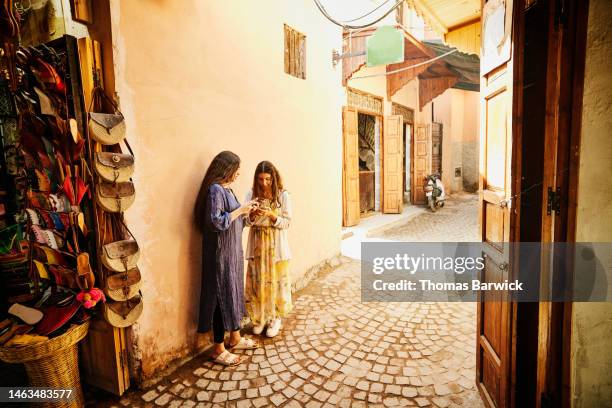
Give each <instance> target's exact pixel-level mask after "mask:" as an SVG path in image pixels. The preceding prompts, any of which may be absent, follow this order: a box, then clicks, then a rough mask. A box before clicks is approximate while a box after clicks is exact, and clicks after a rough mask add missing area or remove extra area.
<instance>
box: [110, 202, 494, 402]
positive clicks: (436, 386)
mask: <svg viewBox="0 0 612 408" xmlns="http://www.w3.org/2000/svg"><path fill="white" fill-rule="evenodd" d="M472 206H474V207H475V206H476V202H475V201H474V199H473V196H468V197H467V198H466V199H461V200H456V202H455V201H454V200H451V201H449V202H448V204H447V207H445V208H444V209H442V210H441V211H439V212H438V213H435V214H422V215H420V216H418V217H417V218H415V219H413V220H412V221H410V223H412V222H414V226H413V227H415V230H414V231H410V228H411V227H410V225H405V226H400V227H397V228H395V229H394V230H392V231H388V232H386V233H385V238H389V236H392V237H394V239H413V238H412V237H413V236H414V237H415V238H414V239H425V238H424V236H425V235H423V234H427V230H426V229H423V228H422V227H421V223H420V222H419V218H421V217H424V218H426V219H427V220H430V219H445V218H453V219H456V221H457V224H462V225H463V227H464V228H463V230H467V228H465V227H466V224H465V223H466V222H468V221H469V222H472V221H470V220H469V217H470V216H474V215H473V214H470V213H469V212H470V211H472V210H471V207H472ZM464 213H468V214H467V215H466V214H464ZM458 214H459V216H458ZM415 221H416V222H415ZM447 221H448V220H447ZM410 223H409V224H410ZM428 223H429V221H428V222H426V223H424V224H428ZM434 224H435V225H438V226H439V227H440V228H442V227H443V226H446V225H447V224H446V223H442V224H436V223H435V222H434ZM455 228H456V227H455V226H453V227H452V229H455ZM430 231H431V230H430ZM459 233H460V231H459V230H457V231H456V234H459ZM454 234H455V233H454ZM444 235H445V236H446V239H447V240H448V239H449V238H450V237H453V236H454V235H452V234H444ZM466 236H470V237H471V235H469V234H468V235H466ZM407 237H409V238H407ZM428 237H432V238H430V239H427V240H430V241H433V240H437V239H439V237H441V236H437V235H436V236H433V235H431V236H428ZM294 304H295V308H294V312H293V313H292V315H291V317H290V318H289V319H287V321H286V322H285V326H284V328H283V331H282V333H281V335H279V336H278V337H277V338H275V339H267V338H264V339H263V342H264V348H261V349H258V350H255V351H247V352H245V355H246V356H247V357H248V358H247V359H246V361H244V362H243V363H241V364H240V365H239V366H237V367H231V368H223V367H221V366H220V365H216V364H213V363H212V362H211V361H209V360H206V358H204V357H199V358H196V359H194V360H193V361H191V362H190V363H188V364H187V365H185V366H183V367H182V368H180V369H179V370H177V371H176V372H175V373H174V374H173V375H172V376H171V377H170V378H168V379H166V380H164V381H162V382H161V383H159V384H157V385H156V386H153V387H152V388H150V389H146V390H142V391H138V392H131V393H128V394H127V395H126V396H124V397H123V398H122V399H121V400H120V401H119V402H117V403H116V404H115V405H116V406H130V407H131V406H143V407H154V406H167V407H173V408H176V407H194V406H199V407H200V406H201V407H209V406H218V407H220V406H232V407H234V406H236V407H252V406H254V407H268V406H286V407H300V406H305V407H323V406H326V407H329V406H341V407H360V406H361V407H365V406H371V407H374V406H385V407H392V406H419V407H424V406H431V407H482V406H483V405H482V402H481V401H480V397H479V395H478V392H477V390H476V387H475V354H474V352H475V324H476V322H475V320H476V305H475V304H473V303H432V302H430V303H425V302H414V303H361V302H360V264H359V263H358V262H357V261H354V260H350V259H348V258H343V259H342V263H341V264H340V265H339V266H338V267H336V268H334V269H333V270H331V271H329V272H327V273H326V274H324V275H322V276H319V277H318V278H317V279H316V280H315V281H313V282H311V283H310V284H309V285H308V286H307V287H306V288H305V289H303V290H302V291H300V292H299V293H297V294H296V295H295V298H294ZM105 406H108V405H105Z"/></svg>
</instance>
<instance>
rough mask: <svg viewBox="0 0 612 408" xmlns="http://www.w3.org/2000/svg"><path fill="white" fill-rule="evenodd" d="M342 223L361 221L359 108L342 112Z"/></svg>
mask: <svg viewBox="0 0 612 408" xmlns="http://www.w3.org/2000/svg"><path fill="white" fill-rule="evenodd" d="M342 149H343V157H342V225H343V226H345V227H350V226H352V225H357V224H358V223H359V130H358V118H357V110H356V109H355V108H351V107H344V109H343V112H342Z"/></svg>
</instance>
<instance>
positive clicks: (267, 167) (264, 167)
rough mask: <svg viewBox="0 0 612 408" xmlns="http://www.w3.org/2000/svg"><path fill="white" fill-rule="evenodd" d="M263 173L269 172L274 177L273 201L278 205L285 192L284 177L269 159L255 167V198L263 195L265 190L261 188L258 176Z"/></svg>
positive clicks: (272, 187) (272, 186)
mask: <svg viewBox="0 0 612 408" xmlns="http://www.w3.org/2000/svg"><path fill="white" fill-rule="evenodd" d="M261 173H266V174H269V175H270V177H272V185H271V186H270V187H271V189H272V201H273V202H275V203H276V204H277V205H280V195H281V193H282V192H283V179H282V178H281V175H280V173H279V172H278V170H277V169H276V167H275V166H274V165H273V164H272V163H270V162H269V161H267V160H264V161H262V162H260V163H259V164H258V165H257V167H256V168H255V175H254V176H253V198H260V197H263V191H261V189H260V188H259V183H258V182H257V177H258V176H259V175H260V174H261Z"/></svg>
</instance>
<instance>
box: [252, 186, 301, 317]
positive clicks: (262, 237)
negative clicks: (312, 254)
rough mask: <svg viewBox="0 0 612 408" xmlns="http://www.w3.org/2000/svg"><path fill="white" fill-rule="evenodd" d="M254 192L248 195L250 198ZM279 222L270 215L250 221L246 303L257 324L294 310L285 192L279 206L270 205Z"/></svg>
mask: <svg viewBox="0 0 612 408" xmlns="http://www.w3.org/2000/svg"><path fill="white" fill-rule="evenodd" d="M250 199H251V194H248V195H247V200H250ZM270 208H271V209H272V211H273V212H274V213H275V215H276V217H277V221H276V223H275V224H274V225H272V223H271V221H270V220H269V218H267V217H257V218H256V219H255V220H253V221H247V224H248V225H250V227H251V228H250V231H249V242H248V245H247V254H246V255H247V260H248V267H247V278H246V288H245V302H246V308H247V312H248V313H249V316H250V318H251V321H252V322H253V324H254V325H259V324H262V323H267V322H268V321H270V320H272V319H275V318H283V317H286V316H287V315H288V314H289V313H290V312H291V310H292V308H293V305H292V303H291V282H290V279H289V259H290V253H289V247H288V242H287V237H286V235H287V231H286V229H287V228H288V226H289V220H290V217H291V213H290V212H291V210H290V205H289V195H288V194H287V193H286V192H283V194H282V196H281V203H280V206H278V205H274V204H272V205H270Z"/></svg>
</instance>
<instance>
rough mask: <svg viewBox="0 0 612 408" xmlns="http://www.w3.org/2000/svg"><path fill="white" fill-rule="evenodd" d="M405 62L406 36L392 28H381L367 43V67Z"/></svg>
mask: <svg viewBox="0 0 612 408" xmlns="http://www.w3.org/2000/svg"><path fill="white" fill-rule="evenodd" d="M398 62H404V36H403V34H402V33H401V32H400V31H399V30H397V29H396V28H394V27H392V26H383V27H380V28H379V29H378V30H376V32H375V33H374V35H372V36H371V37H369V38H368V39H367V41H366V65H367V66H368V67H373V66H376V65H387V64H396V63H398Z"/></svg>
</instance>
